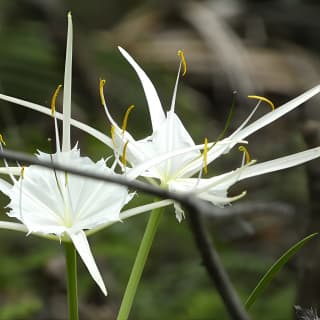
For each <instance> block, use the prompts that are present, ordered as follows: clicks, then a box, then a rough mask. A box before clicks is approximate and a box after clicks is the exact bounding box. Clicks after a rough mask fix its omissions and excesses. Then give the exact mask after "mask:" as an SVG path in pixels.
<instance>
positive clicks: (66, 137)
mask: <svg viewBox="0 0 320 320" xmlns="http://www.w3.org/2000/svg"><path fill="white" fill-rule="evenodd" d="M72 42H73V27H72V16H71V13H70V12H69V13H68V35H67V49H66V62H65V69H64V83H63V85H64V89H63V130H62V151H69V150H71V145H70V120H71V77H72Z"/></svg>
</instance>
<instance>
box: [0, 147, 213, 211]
mask: <svg viewBox="0 0 320 320" xmlns="http://www.w3.org/2000/svg"><path fill="white" fill-rule="evenodd" d="M0 159H6V160H9V161H19V162H20V163H21V164H23V165H38V166H41V167H45V168H49V169H55V170H57V171H62V172H68V173H71V174H74V175H78V176H81V177H86V178H91V179H94V180H99V181H104V182H108V183H114V184H118V185H122V186H126V187H128V188H132V189H135V190H137V191H140V192H144V193H147V194H150V195H153V196H156V197H159V198H162V199H172V200H174V201H178V202H180V203H181V204H182V205H184V206H186V207H188V208H189V207H191V208H193V209H194V210H197V211H201V212H203V213H206V214H209V213H210V212H212V210H213V208H214V207H213V205H212V204H210V203H209V202H206V201H203V200H201V199H198V198H196V197H195V196H194V195H192V193H178V192H173V191H168V190H165V189H162V188H159V187H156V186H153V185H150V184H147V183H144V182H141V181H137V180H130V179H127V178H125V177H124V176H121V175H103V174H100V173H96V172H93V171H83V170H82V169H77V168H74V167H72V166H66V165H62V164H59V163H53V162H51V161H45V160H39V159H38V158H36V157H34V156H30V155H28V154H25V153H22V152H17V151H12V150H3V151H0Z"/></svg>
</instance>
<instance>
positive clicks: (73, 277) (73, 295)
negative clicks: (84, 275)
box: [64, 242, 79, 320]
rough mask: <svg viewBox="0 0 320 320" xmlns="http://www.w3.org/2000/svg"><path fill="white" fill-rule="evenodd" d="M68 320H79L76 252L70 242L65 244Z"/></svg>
mask: <svg viewBox="0 0 320 320" xmlns="http://www.w3.org/2000/svg"><path fill="white" fill-rule="evenodd" d="M64 247H65V255H66V265H67V292H68V308H69V320H79V314H78V286H77V252H76V249H75V247H74V245H73V243H72V242H65V243H64Z"/></svg>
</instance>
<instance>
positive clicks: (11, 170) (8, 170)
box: [0, 167, 21, 176]
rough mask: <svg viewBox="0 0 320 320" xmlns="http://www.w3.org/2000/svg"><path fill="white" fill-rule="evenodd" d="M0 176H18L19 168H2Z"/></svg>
mask: <svg viewBox="0 0 320 320" xmlns="http://www.w3.org/2000/svg"><path fill="white" fill-rule="evenodd" d="M0 174H8V175H10V174H13V175H15V176H20V174H21V167H7V168H6V167H2V168H0Z"/></svg>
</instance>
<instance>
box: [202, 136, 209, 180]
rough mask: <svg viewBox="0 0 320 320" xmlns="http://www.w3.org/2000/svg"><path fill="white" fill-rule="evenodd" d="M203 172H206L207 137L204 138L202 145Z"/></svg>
mask: <svg viewBox="0 0 320 320" xmlns="http://www.w3.org/2000/svg"><path fill="white" fill-rule="evenodd" d="M202 156H203V172H204V174H208V139H207V138H205V139H204V147H203V153H202Z"/></svg>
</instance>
